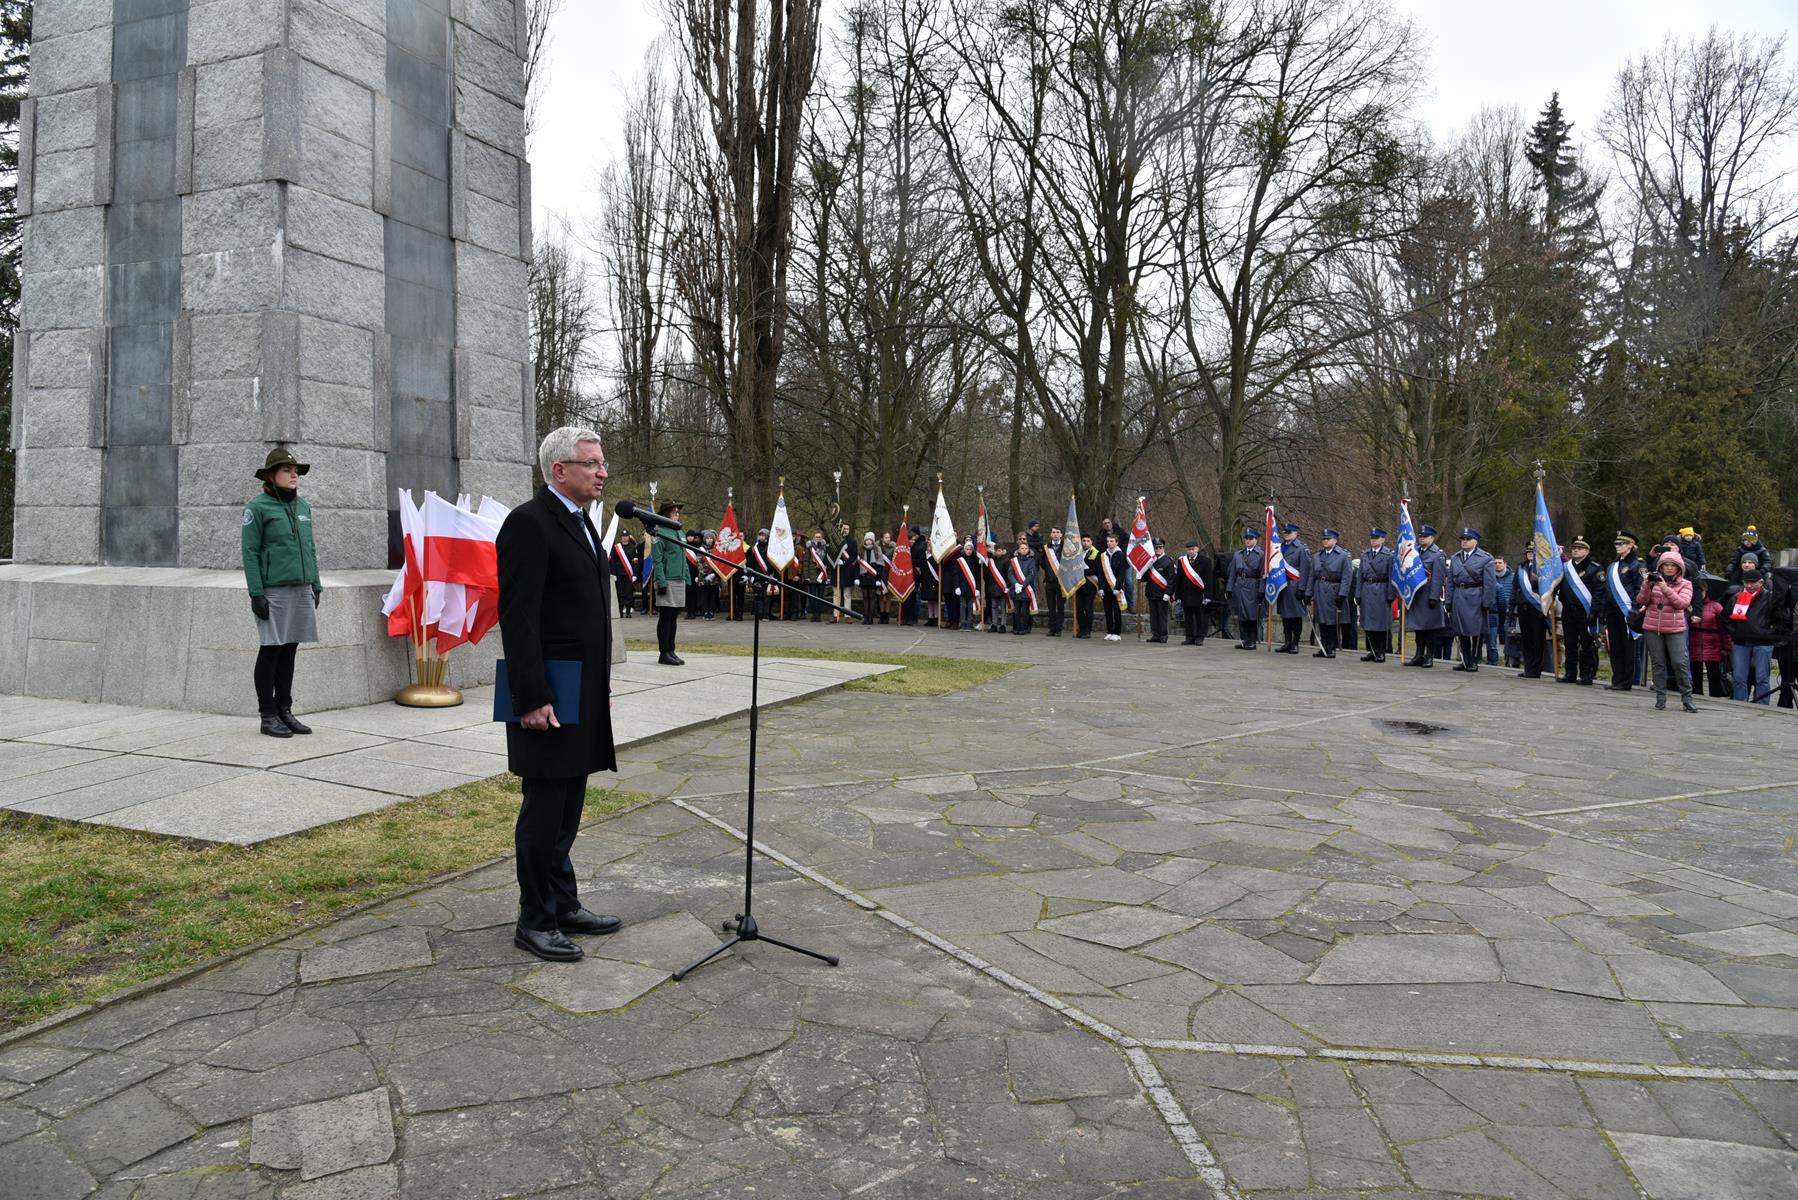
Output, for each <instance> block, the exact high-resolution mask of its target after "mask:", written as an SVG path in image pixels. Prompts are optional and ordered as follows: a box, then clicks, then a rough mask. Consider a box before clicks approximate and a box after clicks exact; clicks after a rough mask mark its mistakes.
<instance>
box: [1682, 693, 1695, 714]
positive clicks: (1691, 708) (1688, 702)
mask: <svg viewBox="0 0 1798 1200" xmlns="http://www.w3.org/2000/svg"><path fill="white" fill-rule="evenodd" d="M1679 704H1680V707H1681V708H1683V709H1685V710H1686V711H1687V712H1690V713H1695V712H1697V711H1698V706H1697V705H1696V704H1693V703H1692V697H1690V696H1681V697H1680V698H1679Z"/></svg>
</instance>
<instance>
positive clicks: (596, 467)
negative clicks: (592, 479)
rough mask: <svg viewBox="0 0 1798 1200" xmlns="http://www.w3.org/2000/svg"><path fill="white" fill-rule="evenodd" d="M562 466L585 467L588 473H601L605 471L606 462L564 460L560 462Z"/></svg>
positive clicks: (592, 459)
mask: <svg viewBox="0 0 1798 1200" xmlns="http://www.w3.org/2000/svg"><path fill="white" fill-rule="evenodd" d="M562 465H563V466H565V467H586V468H587V469H588V470H589V471H603V470H605V469H606V460H605V459H603V458H565V459H563V460H562Z"/></svg>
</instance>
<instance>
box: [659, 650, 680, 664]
mask: <svg viewBox="0 0 1798 1200" xmlns="http://www.w3.org/2000/svg"><path fill="white" fill-rule="evenodd" d="M656 661H657V662H659V663H661V664H662V665H663V666H664V667H684V666H686V665H687V660H686V659H684V658H682V657H681V656H680V655H678V654H676V653H675V652H674V651H672V650H670V651H669V652H668V653H666V654H664V655H662V656H661V657H660V658H658V659H656Z"/></svg>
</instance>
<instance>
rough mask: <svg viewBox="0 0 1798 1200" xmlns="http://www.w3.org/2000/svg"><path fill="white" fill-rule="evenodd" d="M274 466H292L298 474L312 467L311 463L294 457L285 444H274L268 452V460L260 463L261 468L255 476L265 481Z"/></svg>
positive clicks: (271, 474) (273, 471)
mask: <svg viewBox="0 0 1798 1200" xmlns="http://www.w3.org/2000/svg"><path fill="white" fill-rule="evenodd" d="M276 467H293V468H295V469H296V470H298V471H299V473H300V474H302V475H304V474H305V473H306V472H308V471H310V470H311V469H312V464H311V463H303V462H301V461H300V460H299V459H297V458H295V457H294V456H293V451H291V450H289V449H288V448H287V447H286V446H276V447H275V448H274V449H273V450H270V451H269V452H268V461H266V462H264V463H263V464H262V469H261V470H260V471H257V472H256V478H258V479H260V480H262V481H263V482H264V483H267V482H268V480H269V478H270V477H271V476H273V475H274V473H275V468H276Z"/></svg>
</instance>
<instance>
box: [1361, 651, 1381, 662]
mask: <svg viewBox="0 0 1798 1200" xmlns="http://www.w3.org/2000/svg"><path fill="white" fill-rule="evenodd" d="M1361 661H1362V662H1379V661H1380V656H1379V655H1377V654H1375V653H1374V652H1373V651H1371V650H1369V651H1368V652H1367V653H1366V654H1363V655H1362V656H1361Z"/></svg>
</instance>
